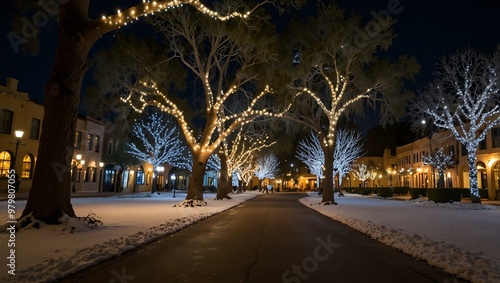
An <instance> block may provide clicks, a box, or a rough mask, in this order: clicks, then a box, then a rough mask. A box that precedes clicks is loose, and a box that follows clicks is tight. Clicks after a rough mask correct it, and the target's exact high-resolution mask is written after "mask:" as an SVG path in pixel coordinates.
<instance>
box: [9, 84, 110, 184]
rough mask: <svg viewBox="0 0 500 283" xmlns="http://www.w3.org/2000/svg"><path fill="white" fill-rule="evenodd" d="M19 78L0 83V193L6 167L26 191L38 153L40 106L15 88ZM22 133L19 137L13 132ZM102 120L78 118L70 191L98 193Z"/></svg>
mask: <svg viewBox="0 0 500 283" xmlns="http://www.w3.org/2000/svg"><path fill="white" fill-rule="evenodd" d="M18 83H19V81H18V80H16V79H13V78H7V83H6V85H5V86H3V85H0V193H6V192H7V182H8V178H7V177H8V174H7V172H9V170H11V169H15V171H16V173H17V174H18V175H19V177H20V181H21V183H20V186H19V192H29V190H30V189H31V185H32V180H33V174H34V170H35V167H36V160H37V156H38V147H39V139H40V134H41V131H42V122H43V114H44V107H43V105H41V104H38V103H36V102H34V101H31V100H30V99H29V96H28V94H27V93H25V92H21V91H19V90H18V89H17V86H18ZM20 131H22V132H23V135H22V136H21V137H17V136H16V132H18V133H19V132H20ZM104 131H105V129H104V125H103V123H101V122H99V121H97V120H94V119H92V118H89V117H81V116H80V117H78V121H77V130H76V133H75V142H74V153H73V156H72V157H71V172H70V173H71V182H72V184H71V190H72V191H73V192H75V193H78V192H96V193H97V192H99V190H100V182H99V180H100V178H102V177H101V176H102V175H101V172H102V166H101V165H103V164H102V161H101V156H102V155H101V153H102V146H103V143H102V138H103V136H104Z"/></svg>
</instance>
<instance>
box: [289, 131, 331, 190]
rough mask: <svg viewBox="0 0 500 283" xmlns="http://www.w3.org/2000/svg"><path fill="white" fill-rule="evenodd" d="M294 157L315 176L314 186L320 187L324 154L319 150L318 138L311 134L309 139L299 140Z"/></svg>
mask: <svg viewBox="0 0 500 283" xmlns="http://www.w3.org/2000/svg"><path fill="white" fill-rule="evenodd" d="M295 156H296V157H297V158H298V159H299V160H300V161H302V162H303V163H304V164H305V165H306V168H307V169H309V172H311V174H314V175H316V184H318V186H320V180H321V179H323V166H324V163H325V154H324V152H323V149H322V148H321V144H320V142H319V138H318V136H317V135H315V134H314V133H312V132H311V133H310V134H309V138H304V139H302V140H300V141H299V143H298V144H297V153H296V155H295Z"/></svg>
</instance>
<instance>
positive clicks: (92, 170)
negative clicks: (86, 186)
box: [90, 167, 97, 183]
mask: <svg viewBox="0 0 500 283" xmlns="http://www.w3.org/2000/svg"><path fill="white" fill-rule="evenodd" d="M95 172H96V168H95V167H90V180H91V181H92V182H93V183H95V182H96V176H97V174H96V173H95Z"/></svg>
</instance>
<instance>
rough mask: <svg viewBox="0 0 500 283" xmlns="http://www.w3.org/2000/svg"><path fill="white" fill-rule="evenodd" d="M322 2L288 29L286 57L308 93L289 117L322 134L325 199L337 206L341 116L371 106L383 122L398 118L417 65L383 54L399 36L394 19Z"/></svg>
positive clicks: (298, 84) (300, 88)
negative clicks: (313, 13) (363, 14)
mask: <svg viewBox="0 0 500 283" xmlns="http://www.w3.org/2000/svg"><path fill="white" fill-rule="evenodd" d="M318 5H319V8H318V15H317V16H316V17H315V18H310V19H309V20H308V21H307V22H306V23H302V22H300V21H299V22H298V23H296V24H292V26H291V27H290V29H289V35H288V38H289V40H287V41H286V44H287V45H288V47H289V48H288V50H289V53H288V54H287V55H288V56H287V60H288V62H289V63H290V64H292V63H293V64H295V67H296V71H297V75H296V79H295V80H294V84H293V86H292V88H294V89H295V90H296V91H297V95H300V94H304V95H303V96H299V99H297V100H296V104H295V105H296V106H295V107H294V108H293V109H292V111H291V112H290V115H288V116H287V118H289V119H290V120H291V121H293V122H295V123H301V124H303V125H305V126H307V127H310V128H311V129H313V130H314V131H315V132H316V133H317V135H318V136H319V138H320V141H321V146H322V148H323V151H324V155H325V170H324V174H325V180H324V186H323V188H324V190H323V199H322V202H324V203H334V204H336V202H335V200H334V196H333V157H334V149H335V134H336V130H337V126H338V121H339V119H340V118H341V117H342V116H349V115H357V116H362V115H364V113H366V109H367V108H371V109H376V110H377V111H379V116H380V122H381V123H387V122H391V121H394V118H393V117H394V116H396V117H397V116H399V115H402V114H403V111H404V107H405V105H406V102H407V100H408V99H409V97H410V95H409V94H408V93H405V92H403V91H402V89H403V86H404V84H405V81H406V80H407V79H413V76H414V75H415V74H416V73H417V71H418V65H417V64H416V62H415V60H414V59H413V58H410V57H408V56H400V57H399V58H397V59H382V58H381V57H379V56H380V55H381V54H383V51H386V50H387V49H388V48H389V47H390V45H391V44H392V39H393V38H394V33H393V31H392V29H391V28H392V25H393V24H394V21H393V20H391V19H390V18H386V17H384V16H380V17H377V18H373V19H371V20H369V21H368V22H365V21H363V19H362V17H361V16H359V15H357V14H350V16H349V17H346V16H345V11H344V10H343V9H341V8H340V7H339V6H337V5H336V4H334V3H331V4H329V5H326V6H325V5H323V4H321V3H320V4H318ZM292 58H293V59H292ZM282 61H285V60H282Z"/></svg>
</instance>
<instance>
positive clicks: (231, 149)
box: [216, 128, 275, 199]
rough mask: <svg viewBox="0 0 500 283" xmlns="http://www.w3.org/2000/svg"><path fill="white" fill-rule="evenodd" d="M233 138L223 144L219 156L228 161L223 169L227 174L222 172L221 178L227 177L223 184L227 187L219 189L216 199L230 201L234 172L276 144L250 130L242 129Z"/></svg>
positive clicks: (262, 134)
mask: <svg viewBox="0 0 500 283" xmlns="http://www.w3.org/2000/svg"><path fill="white" fill-rule="evenodd" d="M232 136H233V137H234V138H233V139H231V140H228V139H226V140H224V141H223V142H222V150H220V151H219V156H221V157H222V158H223V159H225V160H226V166H225V167H221V168H222V169H224V170H227V172H221V176H223V175H224V176H226V182H225V183H224V184H223V185H225V186H226V187H222V186H221V187H218V189H217V197H216V199H224V198H227V199H230V197H229V195H228V194H229V192H231V191H232V179H233V177H232V174H233V172H237V169H238V168H240V167H242V166H244V165H245V164H247V163H248V162H249V161H250V160H252V159H253V156H254V155H255V153H256V152H258V151H260V150H261V149H264V148H267V147H270V146H272V145H273V144H275V142H269V141H268V139H269V137H268V136H267V135H266V134H264V133H258V132H256V131H254V130H253V129H248V128H240V129H239V131H238V132H235V133H234V134H233V135H232Z"/></svg>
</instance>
